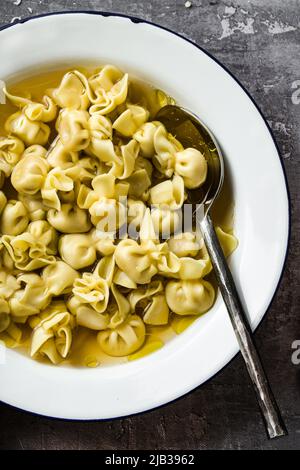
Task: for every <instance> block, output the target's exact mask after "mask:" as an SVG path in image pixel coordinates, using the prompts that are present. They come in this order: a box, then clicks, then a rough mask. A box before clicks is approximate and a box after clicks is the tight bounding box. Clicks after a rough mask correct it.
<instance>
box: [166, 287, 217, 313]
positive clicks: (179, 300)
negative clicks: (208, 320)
mask: <svg viewBox="0 0 300 470" xmlns="http://www.w3.org/2000/svg"><path fill="white" fill-rule="evenodd" d="M166 300H167V303H168V306H169V308H170V310H171V311H172V312H174V313H176V314H177V315H200V314H202V313H205V312H207V310H209V309H210V308H211V307H212V305H213V303H214V300H215V291H214V288H213V286H212V285H211V284H210V283H209V282H207V281H204V280H196V279H195V280H180V281H170V282H168V283H167V285H166Z"/></svg>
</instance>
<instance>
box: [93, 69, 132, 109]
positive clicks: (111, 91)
mask: <svg viewBox="0 0 300 470" xmlns="http://www.w3.org/2000/svg"><path fill="white" fill-rule="evenodd" d="M128 78H129V77H128V74H127V73H126V74H123V73H122V72H121V71H120V70H119V69H117V67H114V66H112V65H106V66H105V67H103V69H102V70H101V71H100V72H99V73H98V74H95V75H94V76H92V77H90V79H89V85H90V87H91V90H92V91H93V93H94V94H95V95H96V97H95V98H94V99H93V103H94V104H93V105H92V106H91V107H90V113H91V114H94V113H97V114H101V115H106V114H109V113H111V112H112V111H114V109H115V108H116V107H117V106H119V105H121V104H122V103H124V102H125V100H126V98H127V93H128Z"/></svg>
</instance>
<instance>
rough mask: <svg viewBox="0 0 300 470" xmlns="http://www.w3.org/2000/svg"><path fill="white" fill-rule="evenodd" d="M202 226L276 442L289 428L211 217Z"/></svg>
mask: <svg viewBox="0 0 300 470" xmlns="http://www.w3.org/2000/svg"><path fill="white" fill-rule="evenodd" d="M199 223H200V227H201V231H202V235H203V238H204V241H205V244H206V247H207V250H208V253H209V256H210V259H211V262H212V265H213V268H214V271H215V274H216V277H217V281H218V285H219V288H220V291H221V293H222V296H223V299H224V302H225V304H226V307H227V310H228V313H229V316H230V320H231V323H232V326H233V329H234V331H235V334H236V337H237V340H238V343H239V346H240V350H241V353H242V356H243V358H244V361H245V364H246V366H247V369H248V373H249V375H250V378H251V380H252V383H253V385H254V390H255V392H256V396H257V400H258V403H259V406H260V409H261V412H262V415H263V418H264V422H265V426H266V431H267V434H268V437H269V438H270V439H272V438H274V437H279V436H284V435H286V434H287V430H286V427H285V425H284V422H283V420H282V417H281V415H280V411H279V408H278V406H277V403H276V401H275V398H274V395H273V393H272V390H271V388H270V385H269V383H268V379H267V377H266V374H265V372H264V369H263V366H262V363H261V360H260V358H259V355H258V352H257V349H256V347H255V344H254V341H253V337H252V331H251V328H250V326H249V323H248V320H247V317H246V315H245V312H244V309H243V307H242V303H241V301H240V298H239V295H238V292H237V289H236V286H235V283H234V280H233V277H232V274H231V272H230V270H229V267H228V264H227V261H226V259H225V256H224V254H223V251H222V248H221V246H220V243H219V240H218V237H217V235H216V232H215V229H214V226H213V223H212V221H211V218H210V216H209V214H206V216H205V217H204V218H203V219H202V220H201V221H200V222H199Z"/></svg>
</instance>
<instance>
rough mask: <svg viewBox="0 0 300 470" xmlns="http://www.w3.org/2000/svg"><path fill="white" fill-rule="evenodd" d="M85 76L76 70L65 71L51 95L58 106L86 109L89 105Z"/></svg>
mask: <svg viewBox="0 0 300 470" xmlns="http://www.w3.org/2000/svg"><path fill="white" fill-rule="evenodd" d="M85 81H86V80H85V77H84V75H83V74H82V73H80V72H78V71H77V70H74V71H71V72H68V73H66V74H65V75H64V76H63V78H62V81H61V83H60V85H59V86H58V87H57V88H55V89H53V90H52V93H51V94H52V97H53V99H54V101H55V103H56V104H57V105H58V106H59V107H60V108H68V109H77V110H86V109H87V108H88V106H89V105H90V100H89V97H88V90H87V88H86V84H85Z"/></svg>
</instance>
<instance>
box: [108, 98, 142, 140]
mask: <svg viewBox="0 0 300 470" xmlns="http://www.w3.org/2000/svg"><path fill="white" fill-rule="evenodd" d="M148 117H149V111H147V110H146V109H145V108H143V107H142V106H137V105H127V109H126V111H124V112H123V113H122V114H121V115H120V116H119V117H118V118H117V119H116V120H115V121H114V124H113V128H114V129H115V130H116V131H118V132H119V134H122V135H123V136H124V137H132V136H133V135H134V133H135V132H136V131H137V130H138V129H139V128H140V127H141V126H142V125H143V124H144V123H145V122H146V121H147V120H148Z"/></svg>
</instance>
